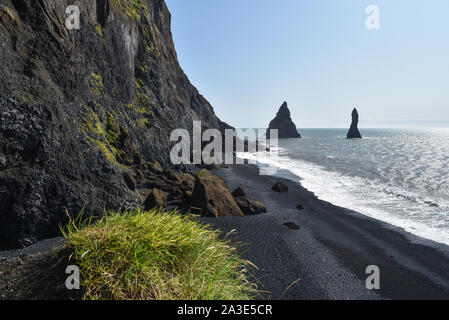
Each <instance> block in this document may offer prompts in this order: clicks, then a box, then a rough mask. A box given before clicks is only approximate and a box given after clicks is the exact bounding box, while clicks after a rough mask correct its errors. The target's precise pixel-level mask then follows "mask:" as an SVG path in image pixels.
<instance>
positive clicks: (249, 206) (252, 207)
mask: <svg viewBox="0 0 449 320" xmlns="http://www.w3.org/2000/svg"><path fill="white" fill-rule="evenodd" d="M235 202H237V205H238V206H239V208H240V210H242V212H243V214H245V215H254V214H259V213H262V212H267V208H266V207H265V205H264V204H263V203H262V202H260V201H257V200H253V199H250V198H248V197H246V196H245V197H237V198H235Z"/></svg>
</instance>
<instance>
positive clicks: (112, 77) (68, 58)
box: [0, 0, 228, 249]
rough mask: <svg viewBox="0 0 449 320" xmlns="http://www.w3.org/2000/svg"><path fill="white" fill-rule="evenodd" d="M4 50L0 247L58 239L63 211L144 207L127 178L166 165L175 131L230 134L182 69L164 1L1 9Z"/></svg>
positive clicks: (17, 0) (18, 1) (19, 2)
mask: <svg viewBox="0 0 449 320" xmlns="http://www.w3.org/2000/svg"><path fill="white" fill-rule="evenodd" d="M73 4H74V5H78V6H79V8H80V10H81V26H80V27H81V28H80V29H79V30H68V29H67V28H66V27H65V21H66V18H67V16H68V15H67V14H66V13H65V10H66V7H67V6H69V5H73ZM0 41H1V42H0V249H1V248H15V247H22V246H25V245H28V244H30V243H33V242H35V241H36V240H39V239H43V238H47V237H50V236H54V235H56V234H58V232H59V230H58V224H59V223H64V222H65V219H66V211H67V212H70V213H71V214H72V215H76V213H77V212H78V211H79V210H80V209H81V208H82V207H83V206H85V207H86V209H87V211H89V212H92V213H95V214H101V213H102V212H103V209H104V208H110V209H114V208H118V207H121V206H123V207H127V206H133V205H136V204H141V203H142V199H144V198H143V197H144V196H143V195H140V194H139V193H138V192H135V191H133V190H132V189H133V188H130V187H129V185H130V183H129V181H132V178H129V177H130V176H131V177H132V176H134V175H136V172H139V170H140V169H141V168H142V166H144V165H145V163H146V162H147V161H155V160H158V161H159V162H160V163H161V164H162V165H163V166H165V167H167V166H170V161H169V153H170V147H171V144H170V141H169V139H170V133H171V131H172V130H173V129H175V128H185V129H191V128H192V121H193V120H202V121H203V127H204V128H219V129H224V128H226V127H228V126H227V125H226V124H224V123H222V122H221V121H220V120H219V119H218V118H217V117H216V116H215V114H214V111H213V109H212V107H211V106H210V104H209V103H208V102H207V101H206V100H205V99H204V98H203V97H202V96H201V95H200V94H199V92H198V91H197V90H196V89H195V88H194V87H193V86H192V84H191V83H190V82H189V80H188V78H187V77H186V75H185V74H184V72H183V71H182V70H181V68H180V66H179V64H178V60H177V57H176V52H175V49H174V44H173V41H172V35H171V31H170V13H169V11H168V9H167V7H166V5H165V3H164V1H163V0H134V1H132V0H82V1H81V0H75V1H69V0H58V1H54V0H39V1H37V0H33V1H30V0H0ZM124 177H125V179H124Z"/></svg>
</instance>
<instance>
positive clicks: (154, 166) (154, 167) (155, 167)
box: [147, 161, 164, 174]
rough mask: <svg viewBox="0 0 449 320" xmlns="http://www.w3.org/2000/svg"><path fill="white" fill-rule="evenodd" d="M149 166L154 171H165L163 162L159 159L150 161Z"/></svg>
mask: <svg viewBox="0 0 449 320" xmlns="http://www.w3.org/2000/svg"><path fill="white" fill-rule="evenodd" d="M147 165H148V168H149V169H150V170H151V171H153V172H154V173H159V174H161V173H164V169H162V166H161V164H160V163H159V162H158V161H155V162H153V163H148V164H147Z"/></svg>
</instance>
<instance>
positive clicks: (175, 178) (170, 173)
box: [164, 169, 179, 183]
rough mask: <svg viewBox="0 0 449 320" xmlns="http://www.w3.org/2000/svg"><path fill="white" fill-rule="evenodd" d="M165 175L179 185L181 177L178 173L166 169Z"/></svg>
mask: <svg viewBox="0 0 449 320" xmlns="http://www.w3.org/2000/svg"><path fill="white" fill-rule="evenodd" d="M164 175H165V177H167V179H169V180H171V181H173V182H176V183H179V177H178V175H177V174H176V172H175V171H173V170H172V169H165V170H164Z"/></svg>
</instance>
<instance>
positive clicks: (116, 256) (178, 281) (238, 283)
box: [63, 209, 256, 300]
mask: <svg viewBox="0 0 449 320" xmlns="http://www.w3.org/2000/svg"><path fill="white" fill-rule="evenodd" d="M63 233H64V236H65V237H66V239H67V240H68V246H69V247H70V248H71V249H72V250H73V251H74V253H73V257H74V259H75V261H76V264H77V265H78V267H79V268H80V272H81V285H82V287H83V288H84V289H85V293H84V296H83V298H84V299H144V300H152V299H158V300H161V299H162V300H175V299H176V300H177V299H185V300H195V299H200V300H222V299H226V300H239V299H251V298H253V297H255V295H256V290H255V286H254V284H253V283H251V282H250V281H249V280H248V272H247V267H248V266H250V265H251V263H250V262H248V261H245V260H242V259H241V258H240V257H239V256H238V254H237V253H236V249H235V248H234V247H232V246H231V244H230V243H229V242H228V241H227V240H221V239H219V232H218V231H214V230H211V229H210V228H209V226H205V225H202V224H201V223H199V222H198V221H196V219H195V218H192V217H190V216H182V215H180V214H178V213H177V212H176V211H174V212H169V213H167V212H164V211H158V210H152V211H150V212H144V211H142V210H140V209H137V210H132V211H130V210H128V211H126V212H124V213H121V214H117V213H113V212H108V213H107V214H106V215H105V216H104V217H103V218H102V219H100V220H99V221H97V222H96V223H95V224H92V223H91V221H90V220H89V221H86V220H84V222H83V220H82V219H80V218H78V219H75V220H74V221H71V222H70V223H69V225H68V226H67V227H66V228H65V229H64V231H63Z"/></svg>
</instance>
